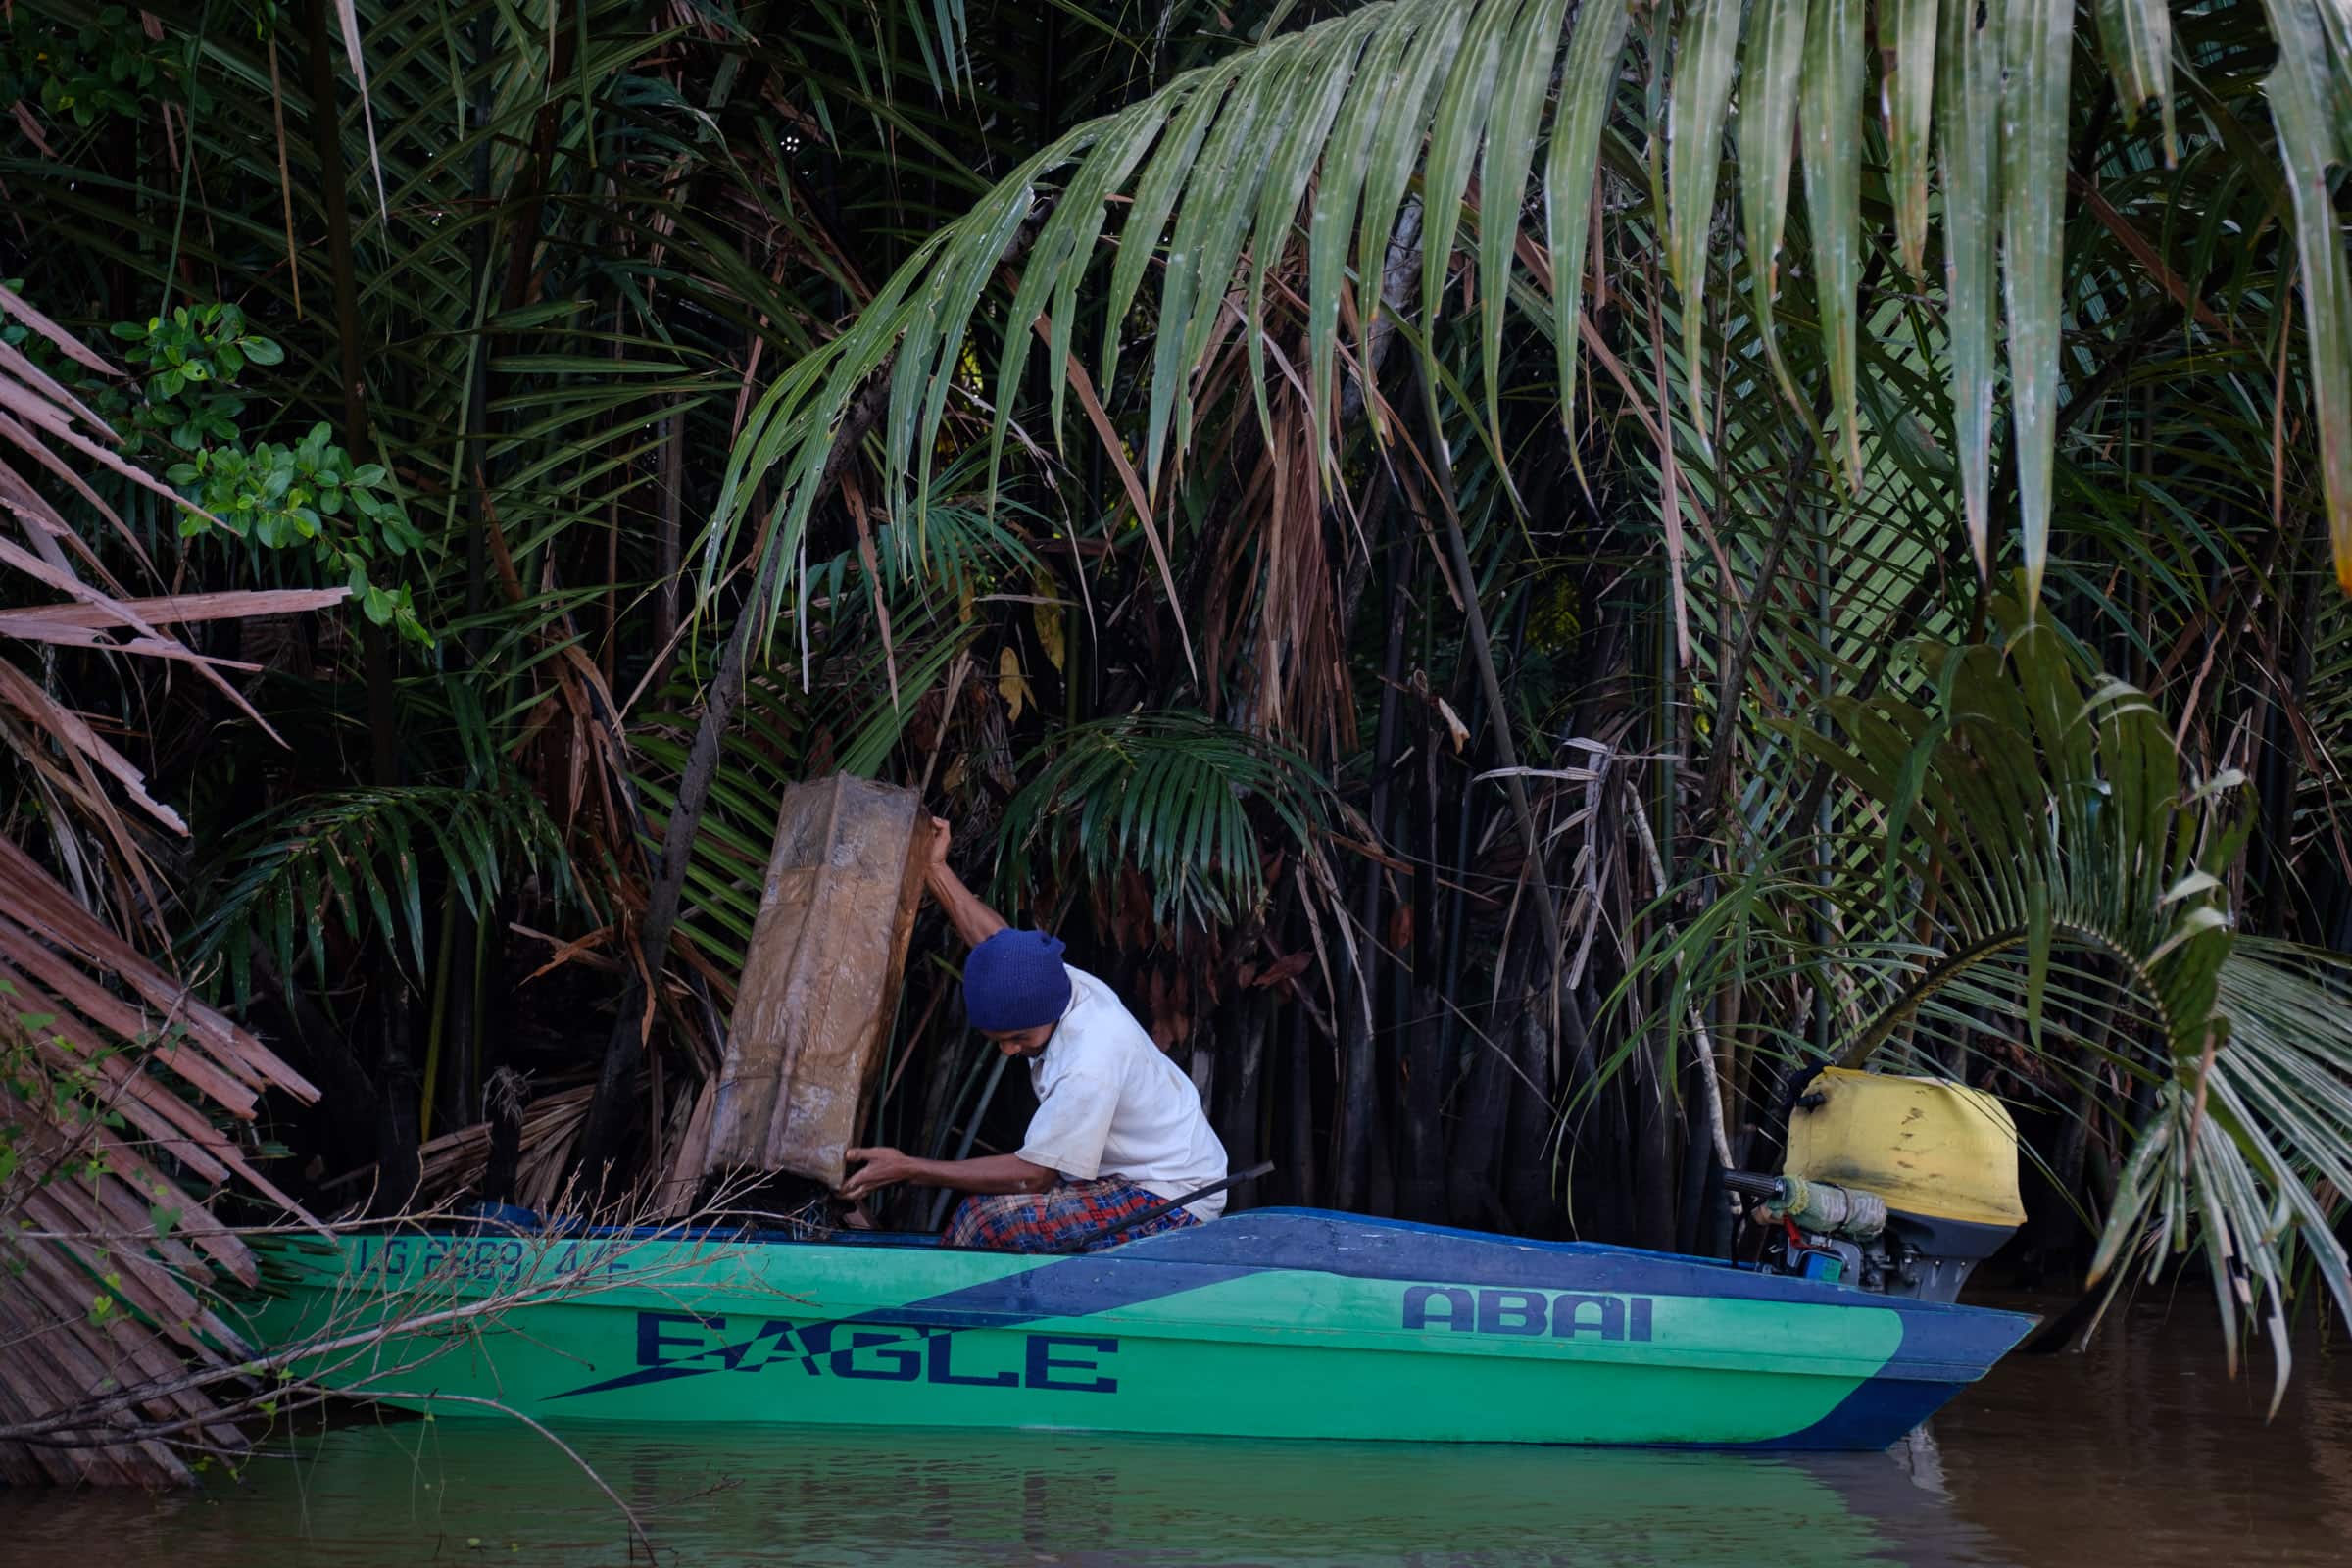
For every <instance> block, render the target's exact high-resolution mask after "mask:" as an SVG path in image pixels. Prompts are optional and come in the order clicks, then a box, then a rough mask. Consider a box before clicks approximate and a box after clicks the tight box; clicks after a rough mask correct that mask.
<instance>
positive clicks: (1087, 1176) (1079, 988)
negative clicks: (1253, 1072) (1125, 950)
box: [1019, 964, 1225, 1220]
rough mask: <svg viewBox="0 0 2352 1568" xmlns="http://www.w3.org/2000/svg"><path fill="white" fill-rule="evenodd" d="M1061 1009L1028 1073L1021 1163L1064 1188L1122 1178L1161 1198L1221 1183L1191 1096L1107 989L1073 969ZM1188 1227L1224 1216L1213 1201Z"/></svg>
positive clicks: (1200, 1206) (1219, 1154)
mask: <svg viewBox="0 0 2352 1568" xmlns="http://www.w3.org/2000/svg"><path fill="white" fill-rule="evenodd" d="M1062 968H1063V969H1064V971H1065V972H1067V973H1068V975H1069V977H1070V1005H1069V1006H1068V1008H1067V1009H1066V1010H1064V1011H1063V1013H1062V1015H1061V1022H1060V1024H1059V1025H1058V1026H1057V1027H1056V1028H1055V1029H1054V1038H1053V1039H1052V1040H1051V1041H1050V1042H1048V1044H1047V1046H1046V1049H1045V1052H1044V1054H1042V1055H1039V1056H1038V1057H1036V1058H1035V1059H1034V1060H1032V1061H1031V1062H1030V1063H1029V1083H1030V1087H1032V1088H1033V1089H1035V1090H1036V1091H1037V1114H1036V1116H1035V1117H1033V1118H1031V1120H1030V1122H1029V1136H1028V1138H1027V1140H1026V1141H1025V1142H1024V1143H1023V1144H1022V1145H1021V1147H1020V1150H1019V1153H1020V1156H1021V1158H1023V1159H1025V1160H1027V1161H1029V1163H1030V1164H1032V1165H1043V1166H1045V1167H1046V1168H1047V1169H1049V1170H1056V1171H1059V1172H1061V1174H1062V1175H1064V1176H1066V1177H1069V1178H1070V1179H1071V1180H1073V1181H1092V1180H1094V1179H1095V1178H1096V1177H1098V1176H1122V1177H1125V1178H1126V1179H1127V1180H1128V1181H1131V1182H1133V1183H1135V1184H1136V1185H1137V1186H1138V1187H1142V1188H1145V1189H1148V1190H1149V1191H1151V1192H1154V1193H1157V1194H1158V1195H1159V1196H1160V1197H1162V1198H1182V1197H1183V1196H1184V1195H1185V1194H1187V1193H1189V1192H1193V1191H1196V1190H1197V1189H1199V1188H1201V1187H1205V1186H1207V1185H1208V1184H1209V1183H1210V1182H1216V1181H1223V1180H1224V1179H1225V1146H1224V1145H1223V1144H1221V1143H1219V1142H1217V1135H1216V1133H1215V1132H1213V1131H1212V1130H1210V1128H1209V1125H1208V1117H1207V1116H1206V1115H1204V1114H1203V1113H1202V1112H1201V1092H1200V1091H1199V1090H1197V1089H1195V1088H1194V1087H1193V1081H1192V1079H1190V1078H1188V1077H1186V1076H1185V1074H1184V1072H1183V1070H1182V1069H1181V1068H1179V1067H1178V1066H1177V1065H1176V1063H1174V1062H1173V1061H1170V1060H1169V1059H1168V1056H1167V1053H1165V1052H1163V1051H1161V1050H1160V1049H1159V1047H1158V1046H1156V1045H1154V1044H1153V1043H1152V1037H1151V1035H1149V1034H1148V1033H1146V1032H1145V1030H1144V1026H1143V1025H1142V1024H1140V1023H1137V1022H1136V1021H1135V1017H1134V1015H1133V1014H1132V1013H1130V1012H1129V1011H1128V1010H1127V1009H1126V1008H1125V1007H1123V1006H1121V1005H1119V999H1118V998H1117V997H1115V996H1113V995H1112V994H1111V990H1110V987H1108V986H1106V985H1104V984H1103V982H1102V981H1100V980H1098V979H1096V978H1095V977H1094V976H1093V975H1091V974H1088V973H1086V972H1085V971H1084V970H1082V969H1072V968H1070V967H1069V965H1067V964H1064V965H1062ZM1185 1206H1186V1207H1187V1209H1188V1210H1189V1211H1190V1212H1191V1213H1193V1214H1194V1215H1195V1216H1196V1217H1198V1218H1201V1219H1204V1220H1207V1219H1215V1218H1216V1217H1217V1216H1218V1215H1219V1214H1222V1213H1224V1212H1225V1195H1224V1194H1223V1193H1217V1194H1214V1195H1212V1196H1211V1197H1208V1198H1204V1199H1202V1200H1201V1201H1199V1202H1198V1203H1189V1204H1187V1205H1185Z"/></svg>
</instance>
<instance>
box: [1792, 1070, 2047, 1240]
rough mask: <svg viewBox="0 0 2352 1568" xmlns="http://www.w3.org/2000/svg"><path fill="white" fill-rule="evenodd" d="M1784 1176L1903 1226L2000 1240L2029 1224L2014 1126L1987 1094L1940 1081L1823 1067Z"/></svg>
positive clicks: (1803, 1108)
mask: <svg viewBox="0 0 2352 1568" xmlns="http://www.w3.org/2000/svg"><path fill="white" fill-rule="evenodd" d="M1786 1168H1787V1172H1788V1174H1789V1175H1791V1176H1801V1177H1803V1178H1804V1179H1805V1180H1807V1181H1815V1182H1832V1183H1835V1184H1836V1185H1838V1186H1840V1187H1854V1188H1860V1189H1861V1190H1862V1191H1864V1192H1869V1193H1876V1194H1878V1195H1879V1196H1880V1197H1881V1198H1883V1199H1885V1200H1886V1201H1887V1210H1888V1212H1889V1213H1893V1214H1898V1215H1902V1216H1905V1217H1911V1218H1917V1219H1921V1220H1928V1221H1936V1220H1942V1221H1948V1222H1956V1223H1957V1224H1958V1225H1962V1226H1976V1225H1985V1226H1994V1227H1998V1228H1999V1229H2000V1230H2002V1231H2004V1232H2005V1231H2010V1230H2014V1229H2016V1228H2017V1227H2018V1226H2019V1225H2021V1224H2023V1223H2024V1222H2025V1218H2026V1211H2025V1208H2024V1205H2022V1204H2021V1203H2020V1202H2019V1201H2018V1197H2017V1124H2016V1123H2015V1122H2013V1121H2011V1120H2010V1119H2009V1112H2008V1110H2007V1109H2006V1108H2005V1107H2004V1106H2003V1105H2002V1104H2001V1103H2000V1102H1999V1101H1997V1100H1995V1099H1993V1098H1992V1097H1991V1096H1990V1095H1987V1094H1985V1093H1983V1092H1982V1091H1979V1090H1975V1089H1969V1088H1965V1087H1963V1086H1962V1085H1959V1084H1953V1083H1945V1082H1942V1081H1941V1080H1939V1079H1935V1078H1903V1077H1897V1076H1895V1075H1893V1074H1891V1073H1875V1072H1851V1071H1848V1070H1847V1069H1845V1068H1842V1067H1825V1068H1823V1069H1822V1070H1821V1071H1820V1072H1819V1073H1817V1074H1815V1075H1814V1077H1813V1080H1812V1082H1811V1083H1810V1084H1809V1085H1808V1086H1807V1088H1806V1093H1805V1095H1804V1097H1803V1098H1802V1099H1801V1100H1800V1101H1799V1102H1798V1104H1797V1106H1796V1108H1795V1110H1794V1111H1793V1112H1791V1114H1790V1115H1789V1160H1788V1164H1787V1167H1786Z"/></svg>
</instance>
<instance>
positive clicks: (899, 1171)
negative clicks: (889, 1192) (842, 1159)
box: [841, 1148, 920, 1202]
mask: <svg viewBox="0 0 2352 1568" xmlns="http://www.w3.org/2000/svg"><path fill="white" fill-rule="evenodd" d="M847 1154H848V1157H849V1160H850V1162H851V1163H852V1164H854V1165H858V1166H859V1167H860V1168H859V1169H858V1170H855V1171H853V1172H851V1173H850V1176H849V1179H848V1180H846V1181H844V1182H843V1183H842V1184H841V1196H842V1197H843V1198H846V1199H848V1200H849V1201H851V1202H857V1201H858V1200H860V1199H862V1198H864V1197H865V1196H866V1195H867V1194H868V1193H875V1192H880V1191H881V1190H882V1189H883V1188H885V1187H889V1186H892V1185H893V1184H895V1183H898V1182H903V1181H908V1180H911V1179H912V1178H913V1176H914V1174H915V1168H916V1166H917V1165H918V1164H919V1163H920V1162H919V1161H917V1160H915V1159H913V1158H912V1157H910V1156H908V1155H906V1154H902V1153H900V1152H898V1151H897V1150H895V1149H882V1148H875V1149H853V1150H849V1151H847Z"/></svg>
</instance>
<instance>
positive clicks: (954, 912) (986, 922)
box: [923, 816, 1005, 948]
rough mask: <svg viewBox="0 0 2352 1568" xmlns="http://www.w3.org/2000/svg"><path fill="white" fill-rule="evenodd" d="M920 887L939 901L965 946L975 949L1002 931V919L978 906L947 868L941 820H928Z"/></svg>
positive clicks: (945, 837)
mask: <svg viewBox="0 0 2352 1568" xmlns="http://www.w3.org/2000/svg"><path fill="white" fill-rule="evenodd" d="M923 886H924V887H926V888H928V889H929V890H930V892H931V897H932V898H934V899H936V900H937V901H938V902H939V907H940V909H941V911H942V912H943V913H945V914H946V915H947V917H948V924H950V925H952V926H954V927H955V928H956V935H957V936H959V937H961V938H963V944H964V946H965V947H967V948H976V947H978V946H979V945H980V944H981V943H983V942H986V941H987V940H988V939H989V938H990V937H993V936H995V935H996V934H997V933H998V932H1000V931H1002V930H1004V929H1005V917H1004V916H1003V915H1001V914H999V913H998V912H997V911H996V910H994V909H992V908H990V907H988V906H987V905H985V904H982V903H981V902H980V897H979V895H978V894H976V893H974V892H973V891H972V890H971V889H970V888H967V887H965V886H964V885H963V878H961V877H959V876H957V875H956V873H955V872H953V871H951V870H949V869H948V824H947V820H946V819H945V818H944V817H937V816H935V817H933V818H932V819H931V855H930V858H929V859H928V860H926V861H925V862H924V865H923Z"/></svg>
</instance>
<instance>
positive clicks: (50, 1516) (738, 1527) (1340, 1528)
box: [0, 1303, 2352, 1568]
mask: <svg viewBox="0 0 2352 1568" xmlns="http://www.w3.org/2000/svg"><path fill="white" fill-rule="evenodd" d="M2042 1304H2044V1305H2046V1303H2042ZM2218 1346H2219V1340H2218V1338H2217V1337H2216V1336H2215V1334H2214V1330H2213V1326H2212V1320H2211V1317H2210V1315H2209V1314H2208V1313H2202V1312H2198V1311H2196V1310H2194V1309H2190V1310H2185V1311H2182V1312H2180V1313H2179V1314H2178V1315H2174V1316H2168V1315H2167V1314H2166V1313H2165V1312H2164V1311H2163V1310H2162V1308H2161V1307H2159V1306H2155V1305H2150V1306H2145V1307H2142V1308H2140V1309H2138V1310H2136V1311H2133V1312H2130V1313H2125V1314H2121V1315H2119V1318H2118V1320H2117V1321H2115V1322H2113V1323H2111V1324H2110V1325H2109V1332H2108V1333H2107V1334H2106V1335H2105V1336H2103V1337H2102V1340H2101V1342H2100V1345H2099V1347H2098V1348H2096V1349H2095V1350H2094V1351H2093V1353H2092V1354H2090V1355H2088V1356H2082V1357H2073V1356H2061V1357H2029V1356H2016V1357H2012V1358H2011V1359H2010V1360H2009V1361H2007V1362H2005V1363H2003V1365H2001V1366H2000V1367H1998V1368H1996V1369H1995V1371H1994V1372H1993V1374H1992V1376H1991V1377H1990V1378H1988V1379H1986V1380H1985V1382H1984V1383H1983V1384H1980V1385H1978V1386H1977V1387H1976V1388H1974V1389H1971V1390H1969V1391H1968V1392H1967V1393H1965V1394H1964V1395H1963V1396H1962V1397H1961V1398H1960V1399H1959V1400H1958V1401H1956V1402H1955V1403H1954V1405H1953V1406H1952V1407H1951V1408H1950V1409H1949V1410H1947V1411H1946V1412H1945V1413H1944V1414H1942V1415H1940V1416H1938V1417H1937V1418H1936V1424H1935V1437H1934V1441H1933V1442H1932V1443H1929V1444H1924V1445H1916V1446H1911V1447H1908V1448H1905V1449H1898V1450H1897V1451H1896V1452H1895V1453H1894V1454H1846V1455H1823V1456H1805V1457H1783V1458H1775V1457H1769V1456H1741V1455H1734V1454H1678V1453H1665V1452H1641V1451H1628V1450H1608V1449H1573V1448H1516V1447H1501V1446H1421V1445H1404V1444H1266V1443H1246V1442H1238V1441H1230V1440H1206V1439H1168V1438H1132V1437H1131V1438H1107V1437H1099V1436H1085V1437H1078V1436H1071V1435H1066V1434H1058V1433H1045V1432H1027V1433H1022V1432H1013V1433H1005V1432H986V1431H975V1432H970V1433H939V1432H912V1431H893V1430H884V1429H867V1430H842V1429H815V1428H793V1427H774V1428H766V1429H749V1428H741V1427H732V1428H718V1427H714V1428H703V1429H696V1428H690V1427H663V1428H658V1429H641V1430H631V1429H626V1428H610V1427H607V1428H598V1427H576V1428H568V1429H566V1430H565V1431H564V1437H565V1439H566V1440H567V1441H569V1442H571V1443H572V1444H574V1445H575V1446H577V1447H578V1449H579V1451H580V1453H581V1455H582V1457H583V1458H585V1459H586V1460H588V1461H589V1462H590V1463H591V1464H593V1465H594V1466H595V1467H596V1469H597V1470H598V1472H599V1473H600V1474H602V1475H603V1476H604V1477H605V1478H606V1480H607V1481H609V1482H610V1483H611V1484H612V1486H613V1488H614V1489H615V1490H616V1491H617V1492H618V1493H619V1494H620V1495H622V1496H623V1497H625V1498H626V1499H628V1501H629V1503H630V1505H631V1506H632V1507H634V1508H635V1509H637V1510H638V1511H639V1512H640V1513H641V1514H642V1516H643V1517H644V1519H645V1521H646V1524H647V1526H648V1528H649V1529H650V1530H651V1531H652V1533H653V1535H654V1537H655V1539H656V1541H657V1542H658V1543H659V1544H660V1545H661V1547H662V1560H663V1561H664V1562H675V1563H679V1564H692V1565H705V1564H713V1565H725V1564H739V1563H741V1564H749V1563H760V1564H771V1563H792V1564H811V1565H844V1568H847V1565H853V1564H854V1565H858V1568H865V1565H875V1568H901V1565H906V1568H916V1565H919V1568H1015V1565H1018V1568H1034V1565H1039V1564H1063V1565H1069V1568H1244V1565H1248V1568H1310V1565H1311V1568H1321V1565H1326V1564H1329V1565H1342V1564H1344V1565H1347V1568H1505V1565H1512V1568H1516V1565H1522V1564H1573V1565H1576V1568H1603V1565H1614V1564H1629V1565H1630V1564H1675V1565H1692V1568H1714V1565H1732V1564H1742V1565H1744V1564H1752V1563H1767V1564H1773V1565H1775V1568H1813V1565H1823V1568H1842V1565H1848V1564H1891V1563H1907V1564H1916V1565H1920V1568H1960V1565H1976V1564H2014V1565H2017V1568H2043V1565H2050V1568H2057V1565H2062V1564H2063V1565H2067V1568H2074V1565H2078V1564H2085V1563H2088V1564H2104V1563H2111V1562H2127V1561H2129V1562H2133V1563H2141V1564H2148V1565H2152V1568H2153V1565H2185V1564H2191V1563H2195V1564H2199V1565H2203V1564H2210V1563H2213V1562H2217V1561H2218V1562H2229V1563H2232V1564H2237V1563H2285V1564H2304V1563H2326V1562H2337V1561H2342V1560H2344V1556H2345V1549H2344V1543H2345V1542H2346V1540H2347V1539H2352V1362H2348V1361H2347V1360H2346V1358H2344V1357H2343V1356H2341V1355H2340V1354H2331V1353H2330V1352H2329V1351H2328V1349H2327V1347H2326V1346H2324V1345H2323V1344H2321V1343H2319V1342H2318V1341H2317V1339H2316V1337H2312V1338H2311V1339H2310V1340H2309V1342H2308V1343H2305V1344H2303V1345H2302V1346H2300V1347H2299V1348H2298V1352H2297V1356H2298V1373H2297V1382H2296V1386H2295V1389H2294V1391H2293V1393H2292V1394H2290V1396H2289V1397H2288V1400H2287V1403H2286V1405H2285V1407H2284V1409H2283V1410H2282V1411H2281V1412H2280V1414H2279V1416H2278V1419H2277V1420H2275V1421H2266V1420H2265V1419H2264V1409H2265V1406H2266V1405H2267V1403H2268V1398H2269V1383H2268V1378H2267V1368H2264V1367H2260V1366H2258V1367H2256V1368H2255V1369H2254V1372H2255V1375H2254V1376H2253V1377H2250V1378H2239V1379H2237V1380H2235V1381H2231V1380H2229V1378H2228V1377H2227V1376H2226V1373H2225V1371H2224V1368H2223V1366H2222V1361H2221V1357H2220V1354H2219V1351H2218ZM99 1544H103V1550H102V1551H96V1550H94V1548H95V1547H97V1546H98V1545H99ZM627 1560H628V1556H627V1552H626V1547H625V1544H624V1540H623V1533H622V1529H621V1526H620V1524H619V1521H618V1516H617V1514H616V1512H615V1510H614V1509H613V1506H612V1504H611V1503H610V1502H608V1501H606V1500H605V1499H604V1497H603V1496H602V1495H600V1494H599V1493H598V1492H597V1491H596V1490H595V1488H594V1486H593V1485H592V1484H591V1483H590V1482H588V1481H587V1480H586V1479H585V1478H584V1477H583V1476H582V1475H581V1474H580V1472H579V1471H578V1470H577V1469H576V1468H575V1467H574V1466H573V1465H572V1464H571V1462H570V1461H569V1460H567V1459H565V1458H564V1455H563V1454H561V1453H560V1452H558V1451H557V1450H556V1449H554V1448H552V1447H551V1446H548V1445H547V1444H546V1443H545V1442H544V1441H542V1440H541V1439H539V1438H537V1437H534V1436H533V1435H531V1434H530V1433H528V1432H526V1431H524V1430H522V1429H520V1428H518V1427H513V1426H507V1425H482V1424H477V1423H462V1422H433V1423H425V1422H415V1421H406V1422H401V1423H398V1424H389V1425H383V1426H365V1427H356V1428H349V1429H346V1430H343V1431H338V1432H335V1433H332V1434H329V1435H327V1436H325V1437H323V1438H319V1437H312V1438H307V1439H305V1440H303V1441H302V1442H301V1443H300V1444H299V1445H298V1446H297V1452H296V1454H295V1455H294V1456H292V1457H288V1456H286V1455H285V1454H283V1453H280V1454H277V1455H272V1456H269V1457H263V1458H257V1459H256V1460H255V1461H253V1462H252V1463H251V1464H250V1465H248V1466H247V1467H246V1469H245V1471H244V1474H243V1476H242V1478H241V1479H240V1480H238V1481H234V1482H229V1481H226V1480H224V1479H221V1478H220V1477H218V1475H217V1473H216V1476H215V1478H214V1484H211V1485H208V1486H207V1487H206V1488H205V1489H204V1490H203V1491H202V1492H200V1493H197V1494H194V1495H171V1496H162V1497H145V1496H123V1495H110V1494H104V1493H83V1494H79V1495H58V1494H23V1495H7V1494H5V1493H0V1562H4V1563H6V1564H8V1565H9V1568H16V1565H19V1564H23V1565H26V1568H47V1565H51V1564H55V1565H58V1568H260V1565H270V1568H275V1565H277V1564H288V1563H301V1564H310V1563H318V1564H322V1565H332V1568H390V1565H393V1564H410V1563H427V1562H442V1563H447V1562H452V1561H456V1562H467V1561H507V1562H515V1563H531V1564H565V1565H569V1564H582V1565H585V1564H598V1565H602V1564H619V1563H622V1562H624V1561H627ZM637 1560H639V1561H642V1560H643V1558H642V1555H640V1557H639V1558H638V1559H637Z"/></svg>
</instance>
